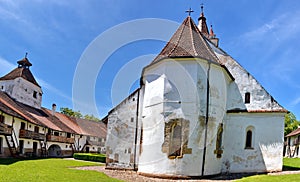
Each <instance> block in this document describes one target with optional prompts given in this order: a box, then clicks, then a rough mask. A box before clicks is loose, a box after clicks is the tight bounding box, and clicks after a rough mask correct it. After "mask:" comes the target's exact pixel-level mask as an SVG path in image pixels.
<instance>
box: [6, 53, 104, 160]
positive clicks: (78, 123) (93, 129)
mask: <svg viewBox="0 0 300 182" xmlns="http://www.w3.org/2000/svg"><path fill="white" fill-rule="evenodd" d="M31 66H32V64H31V63H30V62H29V60H28V59H27V57H25V58H24V59H22V60H20V61H18V67H17V68H15V69H14V70H12V71H11V72H10V73H8V74H7V75H5V76H3V77H1V78H0V157H27V156H28V157H31V156H37V157H66V156H72V154H73V153H74V152H102V153H103V152H105V146H104V144H105V138H106V125H105V124H104V123H102V122H93V121H88V120H83V119H77V118H71V117H69V116H66V115H64V114H62V113H59V112H56V110H55V109H56V105H55V104H53V106H52V109H51V110H49V109H46V108H43V107H41V104H42V94H43V92H42V88H41V87H40V86H39V84H38V83H37V81H36V80H35V78H34V76H33V75H32V73H31V71H30V67H31Z"/></svg>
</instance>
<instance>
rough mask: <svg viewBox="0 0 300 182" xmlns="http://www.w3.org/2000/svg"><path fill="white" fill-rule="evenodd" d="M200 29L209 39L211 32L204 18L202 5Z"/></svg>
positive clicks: (199, 21) (199, 20) (199, 19)
mask: <svg viewBox="0 0 300 182" xmlns="http://www.w3.org/2000/svg"><path fill="white" fill-rule="evenodd" d="M198 28H199V30H200V32H201V33H202V34H203V35H204V36H205V37H207V38H208V36H209V32H208V28H207V24H206V18H205V16H204V11H203V5H201V14H200V17H199V18H198Z"/></svg>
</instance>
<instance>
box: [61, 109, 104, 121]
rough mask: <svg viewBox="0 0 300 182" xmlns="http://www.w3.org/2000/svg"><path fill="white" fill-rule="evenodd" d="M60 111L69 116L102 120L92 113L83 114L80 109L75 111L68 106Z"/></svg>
mask: <svg viewBox="0 0 300 182" xmlns="http://www.w3.org/2000/svg"><path fill="white" fill-rule="evenodd" d="M60 112H61V113H63V114H65V115H67V116H71V117H74V118H83V119H87V120H91V121H101V120H100V119H99V118H97V117H95V116H94V115H92V114H91V115H89V114H86V115H84V116H83V115H82V114H81V112H80V111H73V110H72V109H70V108H67V107H61V108H60Z"/></svg>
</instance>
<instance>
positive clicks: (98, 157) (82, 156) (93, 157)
mask: <svg viewBox="0 0 300 182" xmlns="http://www.w3.org/2000/svg"><path fill="white" fill-rule="evenodd" d="M73 158H74V159H79V160H85V161H95V162H103V163H105V161H106V156H105V155H104V154H90V153H74V154H73Z"/></svg>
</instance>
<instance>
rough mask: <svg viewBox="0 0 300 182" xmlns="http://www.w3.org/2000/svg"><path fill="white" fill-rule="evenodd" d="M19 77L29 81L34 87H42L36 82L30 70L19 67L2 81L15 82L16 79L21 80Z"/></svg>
mask: <svg viewBox="0 0 300 182" xmlns="http://www.w3.org/2000/svg"><path fill="white" fill-rule="evenodd" d="M19 77H22V78H24V79H25V80H27V81H29V82H31V83H33V84H34V85H36V86H38V87H40V85H39V84H38V83H37V81H36V80H35V78H34V76H33V75H32V73H31V71H30V70H29V68H25V67H18V68H16V69H14V70H12V71H11V72H10V73H8V74H7V75H5V76H3V77H1V78H0V80H14V79H16V78H19Z"/></svg>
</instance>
